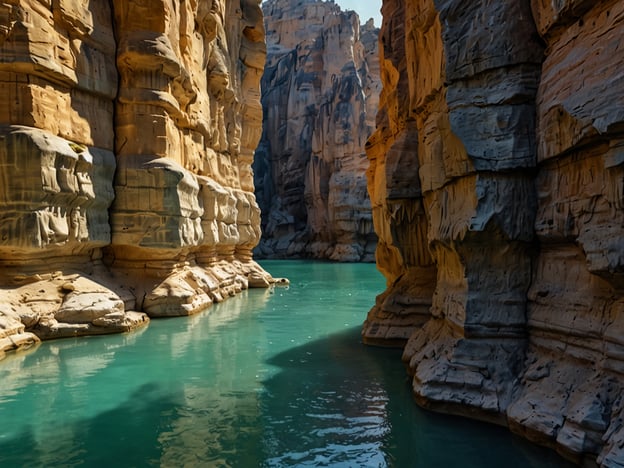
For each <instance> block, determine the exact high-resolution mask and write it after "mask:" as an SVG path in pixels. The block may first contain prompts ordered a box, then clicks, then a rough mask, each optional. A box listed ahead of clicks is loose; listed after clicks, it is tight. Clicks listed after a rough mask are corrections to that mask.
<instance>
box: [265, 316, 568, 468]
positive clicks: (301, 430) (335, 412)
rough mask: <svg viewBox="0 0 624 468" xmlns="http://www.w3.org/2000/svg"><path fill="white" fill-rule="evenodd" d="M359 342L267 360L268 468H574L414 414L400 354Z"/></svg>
mask: <svg viewBox="0 0 624 468" xmlns="http://www.w3.org/2000/svg"><path fill="white" fill-rule="evenodd" d="M359 334H360V328H359V327H356V328H352V329H349V330H347V331H345V332H342V333H338V334H335V335H331V336H329V337H327V338H326V339H321V340H317V341H314V342H311V343H308V344H306V345H303V346H299V347H296V348H292V349H289V350H288V351H285V352H283V353H281V354H278V355H276V356H274V357H273V358H271V359H270V360H269V363H270V364H272V365H274V366H277V367H279V368H280V372H278V373H277V374H275V375H274V376H273V377H272V378H270V379H268V380H267V381H265V382H264V384H265V391H266V393H265V395H264V399H263V401H262V403H261V407H262V412H263V415H264V416H263V418H266V422H265V435H264V449H265V452H266V462H265V466H332V467H334V466H367V467H372V466H379V467H384V466H392V467H423V468H424V467H426V468H434V467H444V468H449V467H462V468H466V467H479V468H487V467H500V466H505V467H518V468H520V467H522V468H525V467H536V468H537V467H569V466H572V465H570V464H568V463H567V462H565V461H564V460H562V459H561V458H560V457H559V456H558V455H557V454H556V453H554V452H552V451H550V450H547V449H544V448H542V447H536V446H534V445H532V444H530V443H528V442H526V441H524V440H522V439H520V438H518V437H516V436H513V435H512V434H510V433H509V432H508V431H507V430H506V429H505V428H501V427H498V426H493V425H489V424H486V423H481V422H476V421H472V420H468V419H465V418H460V417H454V416H448V415H440V414H434V413H430V412H427V411H425V410H422V409H420V408H418V407H417V406H416V404H415V403H414V401H413V399H412V395H411V389H410V383H409V379H408V377H407V375H406V373H405V370H404V368H403V365H402V364H401V361H400V354H401V353H400V351H398V350H392V349H380V348H370V347H366V346H364V345H362V344H361V342H360V338H359ZM390 395H391V396H390Z"/></svg>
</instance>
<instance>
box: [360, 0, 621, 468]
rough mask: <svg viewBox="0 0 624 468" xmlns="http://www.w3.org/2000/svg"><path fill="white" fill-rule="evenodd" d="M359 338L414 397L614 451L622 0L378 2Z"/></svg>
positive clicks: (598, 452)
mask: <svg viewBox="0 0 624 468" xmlns="http://www.w3.org/2000/svg"><path fill="white" fill-rule="evenodd" d="M382 13H383V16H384V23H383V25H382V30H381V36H380V48H381V49H380V62H381V77H382V80H383V90H382V93H381V97H380V110H379V113H378V117H377V129H376V131H375V133H374V134H373V135H372V136H371V138H370V139H369V142H368V145H367V154H368V157H369V159H370V162H371V166H370V169H369V172H368V178H369V191H370V193H371V200H372V206H373V219H374V224H375V229H376V231H377V233H378V235H379V244H378V248H377V260H378V265H379V268H380V270H381V271H382V272H383V273H384V275H385V276H386V278H387V280H388V289H387V290H386V291H385V292H384V293H383V294H381V295H380V296H379V297H378V300H377V304H376V305H375V307H374V308H373V309H372V310H371V311H370V313H369V315H368V318H367V320H366V322H365V324H364V328H363V338H364V341H365V342H368V343H372V344H380V345H405V348H404V354H403V358H404V361H405V363H406V365H407V367H408V369H409V372H410V374H411V375H412V378H413V380H412V385H413V390H414V394H415V396H416V399H417V401H418V402H419V403H420V404H421V405H423V406H425V407H428V408H432V409H435V410H441V411H447V412H452V413H459V414H463V415H468V416H471V417H477V418H481V419H485V420H490V421H494V422H498V423H500V424H505V425H508V426H509V427H510V428H511V429H512V430H513V431H514V432H516V433H519V434H522V435H524V436H525V437H527V438H529V439H531V440H534V441H536V442H539V443H541V444H545V445H549V446H553V447H555V448H556V449H557V450H558V451H559V452H560V453H562V454H563V455H565V456H566V457H568V458H570V459H572V460H574V461H576V462H577V463H589V464H593V463H597V464H599V465H601V466H609V467H611V466H622V464H623V460H624V424H623V423H622V420H623V418H624V412H623V408H624V398H623V390H624V388H623V387H624V325H623V324H624V312H623V311H624V309H623V304H624V290H623V289H622V286H623V285H624V283H623V282H622V271H623V264H624V245H623V244H622V240H621V239H622V237H623V235H624V228H623V226H624V185H623V182H622V181H623V180H624V177H623V173H622V171H623V170H624V166H623V164H624V143H623V141H624V140H623V139H624V110H623V109H624V100H623V99H624V97H623V96H624V93H623V91H624V75H623V70H624V54H623V53H622V51H623V50H624V49H623V48H624V5H623V4H622V2H618V1H613V0H609V1H586V0H567V1H560V2H547V1H543V0H522V1H502V2H493V1H490V0H470V1H463V2H461V1H458V0H408V1H402V0H384V3H383V7H382Z"/></svg>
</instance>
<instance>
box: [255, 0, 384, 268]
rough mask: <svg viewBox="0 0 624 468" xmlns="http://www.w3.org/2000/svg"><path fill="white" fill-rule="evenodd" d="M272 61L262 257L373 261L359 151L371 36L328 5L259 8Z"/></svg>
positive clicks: (262, 161) (372, 73)
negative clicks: (305, 257) (309, 257)
mask: <svg viewBox="0 0 624 468" xmlns="http://www.w3.org/2000/svg"><path fill="white" fill-rule="evenodd" d="M263 9H264V12H265V17H266V19H265V24H266V30H267V46H268V56H267V64H266V69H265V74H264V77H263V79H262V89H263V92H262V103H263V109H264V125H263V134H262V139H261V142H260V145H259V147H258V149H257V151H256V156H255V162H254V172H255V178H256V187H257V192H256V194H257V197H258V203H259V204H260V207H261V208H262V230H263V237H262V240H261V243H260V245H259V247H258V249H257V250H256V252H257V254H258V255H259V256H268V257H285V256H288V257H292V256H311V257H316V258H330V259H333V260H341V261H360V260H364V261H372V260H373V258H374V257H373V254H374V249H375V242H376V237H375V234H374V231H373V225H372V217H371V208H370V201H369V198H368V194H367V189H366V177H365V172H366V168H367V166H368V162H367V160H366V156H365V152H364V145H365V142H366V139H367V137H368V136H369V135H370V133H371V132H372V129H373V126H374V120H373V119H374V115H375V110H376V107H377V96H378V93H379V87H380V81H379V65H378V60H377V35H378V29H376V28H375V27H374V25H373V23H372V21H370V22H368V23H367V24H365V25H363V26H360V24H359V17H358V16H357V14H356V13H354V12H342V11H341V10H340V7H339V6H338V5H336V4H334V3H333V2H331V3H330V2H322V1H320V0H304V1H295V0H269V1H267V2H265V3H264V4H263Z"/></svg>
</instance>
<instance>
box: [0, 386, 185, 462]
mask: <svg viewBox="0 0 624 468" xmlns="http://www.w3.org/2000/svg"><path fill="white" fill-rule="evenodd" d="M176 406H177V404H176V402H175V401H174V399H172V398H171V396H169V395H166V394H164V393H163V392H162V391H161V389H159V387H158V386H156V385H144V386H143V387H141V388H139V389H138V390H137V391H136V393H134V394H133V395H132V396H131V397H130V398H129V399H128V400H127V401H125V402H124V403H122V404H121V405H119V406H118V407H116V408H114V409H111V410H109V411H105V412H102V413H100V414H98V415H96V416H95V417H93V418H88V419H85V420H80V421H76V422H73V423H69V424H66V423H63V422H62V421H59V425H58V428H57V431H56V433H55V434H51V435H48V436H47V437H46V438H43V439H39V438H38V436H37V433H36V429H35V428H34V426H35V425H36V424H37V422H36V421H33V422H32V424H31V425H29V426H28V428H27V429H26V430H24V431H23V432H22V433H21V434H19V435H17V436H14V437H11V438H10V439H9V440H0V464H1V466H3V467H4V466H6V467H18V466H19V467H22V466H33V467H34V466H45V467H52V466H64V467H71V466H90V467H91V466H93V467H96V466H102V467H103V466H148V465H156V466H157V465H158V463H159V460H158V459H157V458H156V459H155V458H154V455H155V454H158V453H160V450H159V446H160V445H161V444H160V442H159V437H160V434H161V432H162V431H163V428H164V427H163V426H164V425H166V424H167V420H168V418H169V415H170V414H171V413H172V412H174V411H175V409H176ZM61 418H62V415H59V420H60V419H61Z"/></svg>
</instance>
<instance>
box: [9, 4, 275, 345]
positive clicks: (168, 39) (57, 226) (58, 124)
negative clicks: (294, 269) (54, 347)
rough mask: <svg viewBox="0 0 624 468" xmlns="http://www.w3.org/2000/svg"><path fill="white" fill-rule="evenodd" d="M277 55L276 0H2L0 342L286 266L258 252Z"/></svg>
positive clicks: (244, 282)
mask: <svg viewBox="0 0 624 468" xmlns="http://www.w3.org/2000/svg"><path fill="white" fill-rule="evenodd" d="M265 55H266V46H265V42H264V26H263V16H262V10H261V8H260V0H236V1H227V2H226V1H225V0H221V1H213V2H204V1H196V0H190V1H183V0H156V1H153V2H147V3H146V2H127V1H117V0H114V1H110V2H108V1H107V2H83V1H78V0H61V1H55V2H50V1H45V0H27V1H17V0H5V1H4V2H1V3H0V97H1V99H0V221H1V222H0V284H1V285H2V287H3V288H4V293H3V296H2V299H1V300H0V337H2V339H3V340H5V341H3V344H2V345H0V349H2V350H4V349H13V348H16V347H19V346H27V345H29V344H31V343H34V342H35V341H36V337H33V336H32V335H27V334H28V333H34V334H35V335H36V336H38V337H39V338H43V339H47V338H55V337H64V336H75V335H83V334H94V333H110V332H119V331H127V330H130V329H133V328H135V327H137V326H141V325H143V324H145V323H147V321H148V315H149V316H151V317H156V316H170V315H188V314H192V313H196V312H198V311H200V310H203V309H204V308H205V307H207V306H208V305H209V304H211V303H212V302H215V301H220V300H223V298H225V297H227V296H229V295H232V294H235V293H236V292H239V291H240V290H242V289H244V288H246V287H248V286H250V285H251V286H268V285H269V284H270V283H271V282H272V278H271V277H270V276H269V275H268V274H266V273H265V272H264V271H263V270H262V269H261V268H260V267H259V266H258V265H257V264H256V263H254V262H253V260H252V256H251V251H252V249H253V247H254V246H255V245H256V244H257V243H258V240H259V238H260V212H259V208H258V205H257V203H256V201H255V196H254V194H253V191H254V186H253V176H252V174H251V162H252V159H253V152H254V149H255V147H256V145H257V143H258V140H259V138H260V133H261V124H262V109H261V105H260V78H261V76H262V71H263V67H264V59H265ZM146 314H147V315H146ZM25 335H26V336H29V338H25V337H24V336H25ZM6 340H9V342H6ZM5 342H6V343H5ZM7 343H8V344H7ZM20 343H21V344H20Z"/></svg>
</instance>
